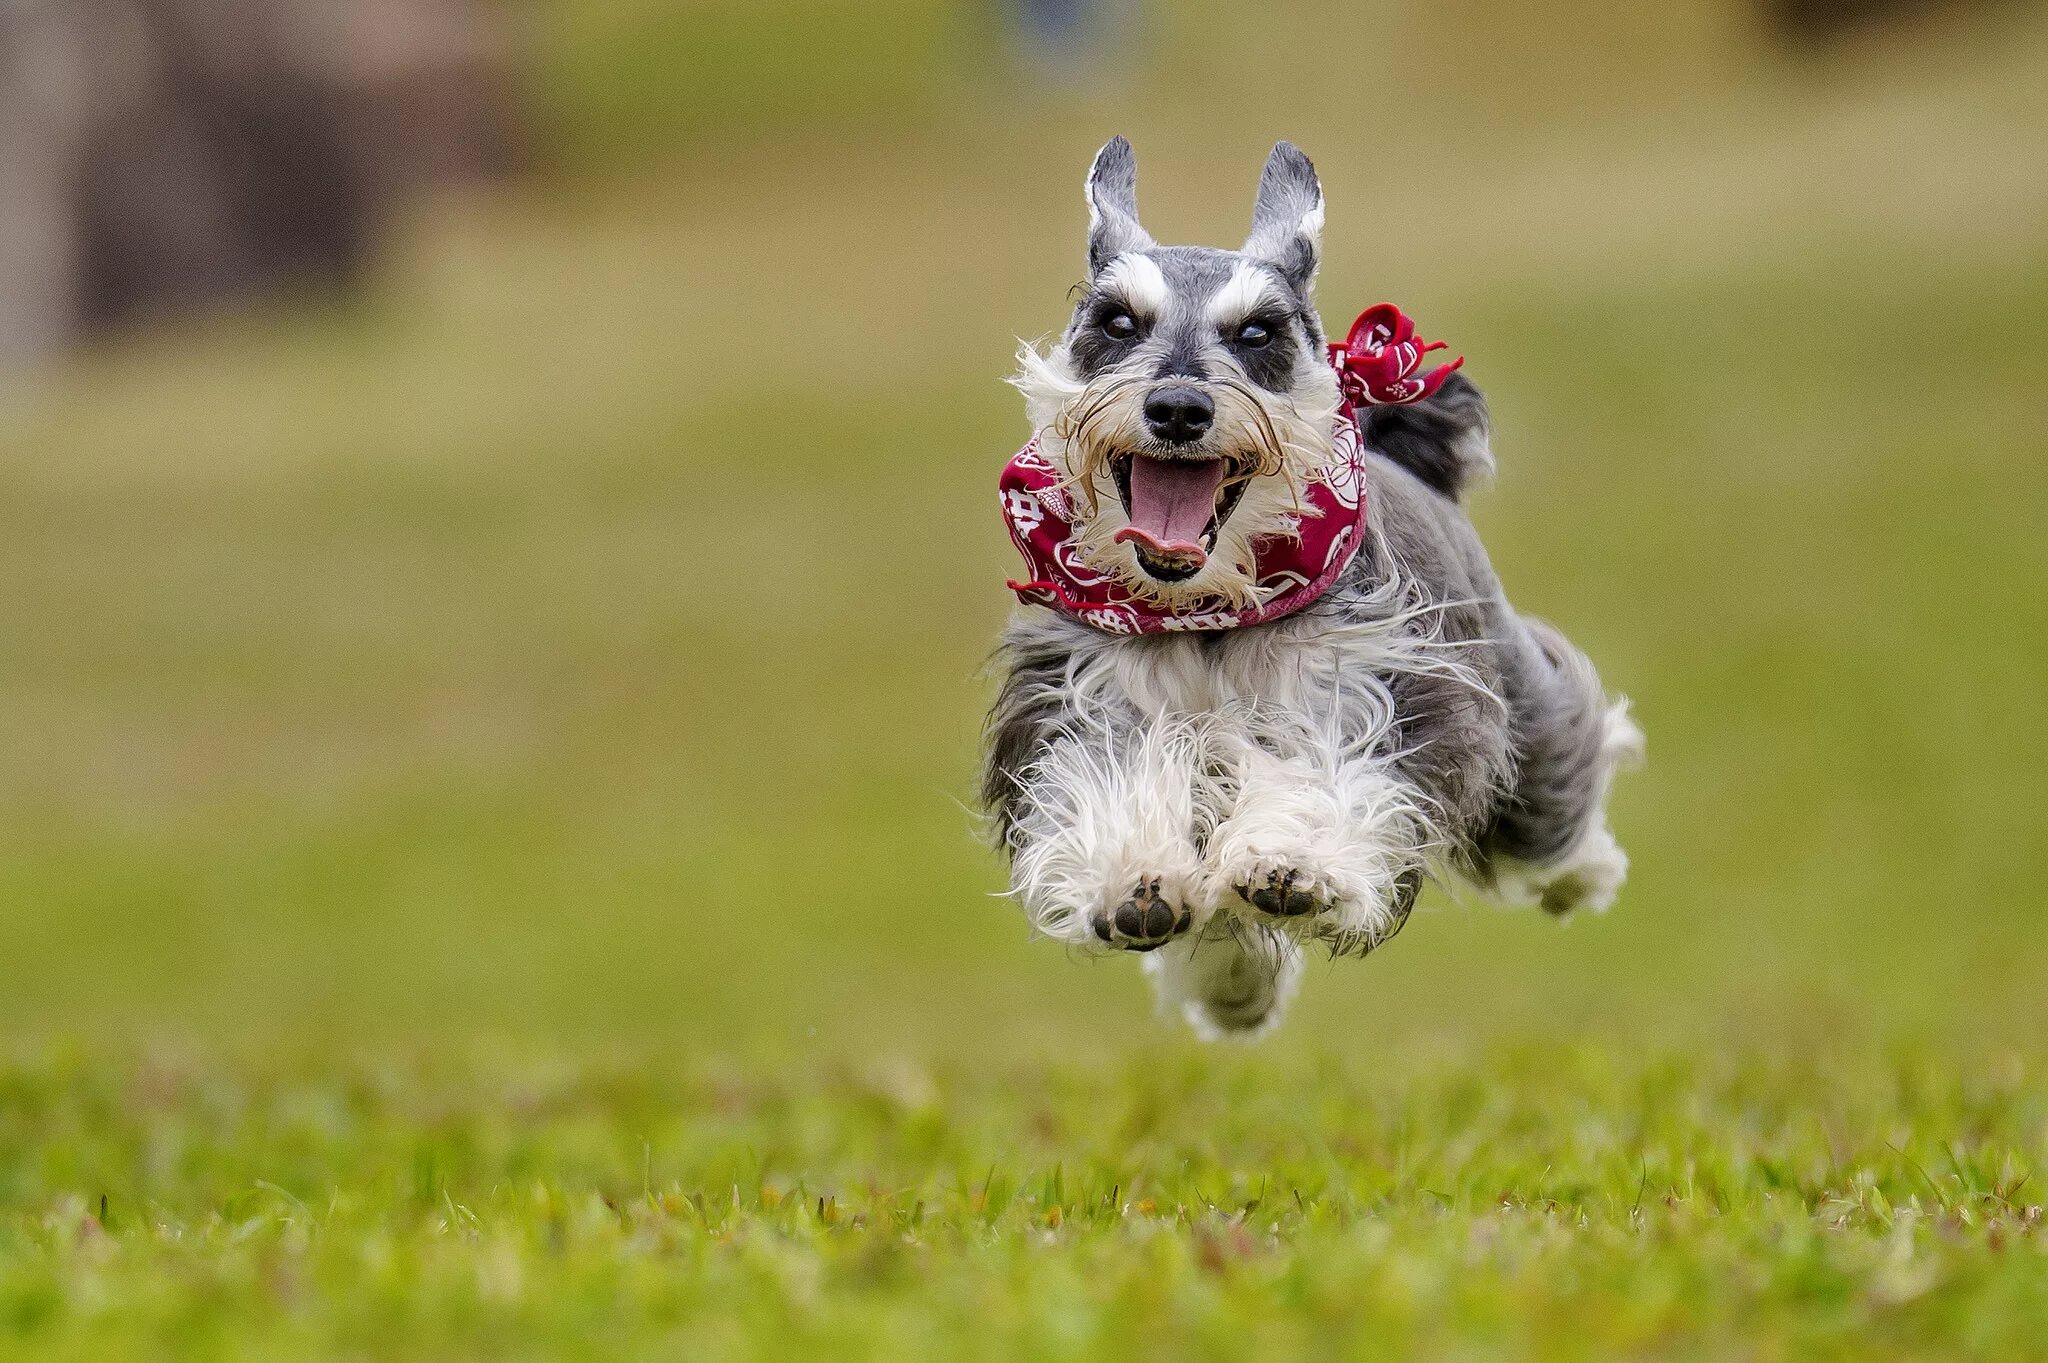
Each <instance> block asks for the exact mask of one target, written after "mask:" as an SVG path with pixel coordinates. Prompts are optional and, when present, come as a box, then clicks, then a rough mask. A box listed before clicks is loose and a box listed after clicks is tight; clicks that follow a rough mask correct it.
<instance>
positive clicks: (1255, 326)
mask: <svg viewBox="0 0 2048 1363" xmlns="http://www.w3.org/2000/svg"><path fill="white" fill-rule="evenodd" d="M1272 339H1273V333H1272V332H1270V331H1268V330H1266V328H1265V326H1264V324H1263V323H1259V322H1246V323H1245V324H1244V325H1243V326H1241V327H1239V328H1238V329H1237V343H1238V344H1239V345H1241V346H1248V347H1250V348H1251V349H1253V350H1257V349H1258V348H1259V347H1260V346H1262V345H1265V344H1266V343H1268V342H1269V341H1271V340H1272Z"/></svg>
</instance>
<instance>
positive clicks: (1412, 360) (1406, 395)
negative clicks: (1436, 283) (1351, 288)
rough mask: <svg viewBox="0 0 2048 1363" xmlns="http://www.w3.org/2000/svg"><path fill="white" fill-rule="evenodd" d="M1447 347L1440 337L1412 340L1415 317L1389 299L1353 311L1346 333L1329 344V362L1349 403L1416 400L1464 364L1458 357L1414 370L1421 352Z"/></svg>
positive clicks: (1427, 394)
mask: <svg viewBox="0 0 2048 1363" xmlns="http://www.w3.org/2000/svg"><path fill="white" fill-rule="evenodd" d="M1448 348H1449V347H1448V346H1446V345H1445V343H1444V342H1442V341H1423V340H1419V339H1417V337H1416V335H1415V322H1414V320H1413V319H1412V318H1410V317H1409V316H1408V314H1406V313H1404V312H1402V311H1401V310H1400V309H1399V308H1397V307H1395V306H1394V305H1393V304H1392V303H1375V304H1374V305H1373V306H1372V307H1369V308H1367V309H1366V310H1365V311H1364V312H1361V313H1359V314H1358V320H1357V321H1355V322H1353V323H1352V324H1351V334H1350V335H1348V336H1346V337H1345V338H1344V340H1343V341H1342V342H1335V341H1333V342H1331V343H1330V363H1331V364H1332V365H1333V366H1335V367H1336V370H1337V381H1338V383H1340V384H1342V385H1343V387H1344V396H1345V397H1346V398H1348V399H1350V401H1351V402H1352V403H1353V404H1354V405H1382V404H1388V403H1403V402H1417V401H1420V400H1421V399H1423V398H1426V397H1428V396H1429V395H1430V394H1431V393H1434V392H1435V391H1436V390H1437V389H1438V388H1440V387H1442V386H1443V381H1444V380H1445V379H1447V378H1449V377H1450V376H1451V371H1452V370H1454V369H1456V368H1457V367H1458V366H1459V365H1461V364H1463V363H1465V357H1464V356H1463V355H1460V356H1459V357H1458V358H1457V359H1455V360H1452V361H1451V362H1450V363H1449V364H1440V365H1438V366H1437V367H1436V368H1434V369H1432V370H1430V371H1429V372H1428V373H1427V374H1420V375H1418V374H1417V373H1416V372H1415V371H1416V370H1418V369H1420V368H1421V367H1422V357H1423V356H1424V355H1427V354H1428V353H1429V352H1430V351H1432V350H1445V349H1448Z"/></svg>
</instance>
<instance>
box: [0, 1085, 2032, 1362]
mask: <svg viewBox="0 0 2048 1363" xmlns="http://www.w3.org/2000/svg"><path fill="white" fill-rule="evenodd" d="M1430 1060H1431V1063H1426V1064H1425V1063H1418V1062H1417V1060H1416V1058H1413V1057H1410V1058H1407V1059H1402V1060H1397V1061H1395V1062H1393V1063H1392V1064H1388V1063H1387V1062H1385V1061H1378V1060H1376V1061H1374V1062H1372V1063H1365V1062H1362V1061H1359V1060H1355V1059H1354V1060H1347V1059H1344V1058H1340V1057H1338V1056H1335V1055H1322V1056H1319V1057H1316V1058H1306V1057H1302V1056H1298V1055H1297V1056H1292V1057H1288V1058H1285V1059H1281V1060H1277V1061H1276V1060H1274V1059H1271V1058H1259V1059H1252V1058H1249V1057H1247V1056H1245V1055H1242V1054H1237V1053H1222V1054H1219V1053H1216V1052H1209V1053H1194V1052H1191V1051H1189V1050H1185V1049H1172V1050H1170V1051H1169V1052H1168V1053H1166V1054H1164V1055H1159V1056H1154V1057H1150V1058H1147V1059H1144V1060H1142V1061H1136V1060H1114V1059H1109V1058H1106V1057H1097V1058H1094V1059H1085V1060H1080V1061H1073V1060H1068V1061H1063V1062H1061V1063H1057V1064H1051V1065H1043V1066H1039V1065H1032V1066H1021V1067H1020V1066H1018V1065H1016V1064H1014V1063H1013V1062H1010V1061H1007V1060H1003V1059H997V1060H995V1061H994V1062H993V1063H992V1064H987V1065H976V1066H971V1067H960V1068H952V1067H949V1068H942V1069H936V1070H934V1069H926V1068H923V1067H920V1066H919V1065H917V1064H916V1063H914V1062H910V1061H907V1060H903V1059H896V1060H889V1061H870V1062H868V1063H866V1064H865V1065H863V1066H860V1067H857V1068H856V1067H844V1066H842V1067H836V1068H835V1067H826V1068H822V1069H820V1068H815V1067H812V1068H800V1069H797V1070H792V1071H787V1072H780V1073H776V1072H762V1071H760V1070H753V1069H740V1068H732V1067H720V1066H704V1065H677V1064H675V1063H673V1062H666V1063H664V1062H661V1061H658V1060H654V1061H650V1060H645V1059H643V1060H641V1061H639V1062H637V1063H633V1064H622V1063H619V1062H617V1061H616V1060H614V1061H611V1062H605V1061H593V1060H592V1059H591V1058H590V1057H589V1056H587V1055H585V1056H577V1057H573V1058H569V1059H561V1058H557V1059H555V1060H553V1061H551V1062H550V1061H536V1060H534V1059H533V1058H531V1057H520V1058H518V1059H515V1060H509V1061H508V1060H506V1059H504V1058H502V1057H501V1058H498V1059H495V1060H493V1059H487V1058H471V1059H469V1060H466V1061H455V1060H451V1059H449V1058H448V1057H446V1056H445V1055H436V1056H432V1057H422V1058H416V1059H413V1060H410V1061H408V1060H397V1059H393V1058H391V1057H389V1056H387V1057H385V1058H383V1059H381V1060H378V1061H374V1062H363V1061H356V1062H347V1063H342V1064H339V1065H337V1064H336V1063H335V1062H334V1061H333V1059H332V1058H324V1059H323V1060H321V1061H320V1063H318V1064H317V1065H315V1066H312V1067H306V1068H283V1069H277V1068H268V1069H259V1070H258V1071H256V1072H255V1073H253V1074H251V1073H244V1074H240V1075H237V1076H235V1077H227V1076H224V1075H223V1074H222V1073H220V1072H219V1071H218V1070H217V1069H216V1068H214V1067H211V1066H208V1065H204V1064H195V1063H194V1062H192V1061H190V1060H180V1059H174V1058H164V1057H159V1058H158V1059H156V1060H154V1061H151V1062H148V1063H143V1064H138V1065H136V1066H135V1067H133V1068H130V1069H126V1070H119V1071H109V1070H107V1069H105V1068H103V1067H100V1066H97V1065H90V1064H83V1063H79V1062H76V1061H72V1062H65V1061H43V1062H40V1063H38V1064H35V1065H33V1066H31V1067H27V1068H23V1069H17V1070H15V1071H14V1072H12V1073H11V1074H10V1075H9V1076H8V1078H7V1080H6V1086H5V1089H4V1095H5V1106H4V1108H0V1134H4V1136H5V1138H6V1140H7V1144H8V1148H9V1150H10V1152H11V1158H10V1160H9V1163H8V1166H7V1169H6V1174H5V1180H6V1181H5V1183H4V1184H0V1189H4V1192H5V1194H6V1197H7V1201H8V1203H9V1204H10V1205H27V1206H32V1207H34V1208H36V1210H35V1212H34V1213H32V1214H24V1213H19V1212H14V1213H9V1214H7V1215H6V1216H5V1217H4V1218H0V1253H4V1255H5V1261H6V1263H7V1265H8V1270H7V1273H6V1275H5V1276H4V1278H0V1322H4V1323H5V1326H6V1327H7V1328H8V1329H9V1331H10V1333H11V1334H12V1335H13V1336H14V1337H16V1338H17V1339H25V1340H26V1341H28V1342H29V1344H30V1348H29V1349H28V1351H27V1352H24V1354H23V1355H22V1356H24V1357H29V1356H32V1357H35V1358H38V1359H48V1360H58V1359H73V1358H76V1359H95V1360H109V1359H119V1358H128V1357H135V1358H146V1357H161V1356H163V1353H162V1352H161V1351H162V1350H163V1349H165V1348H166V1347H167V1346H175V1347H177V1348H178V1349H180V1350H182V1351H185V1352H187V1353H189V1354H190V1355H191V1356H204V1357H210V1358H221V1359H241V1358H270V1357H314V1356H319V1357H325V1356H339V1357H364V1358H388V1359H449V1358H466V1357H481V1356H506V1357H558V1358H593V1359H596V1358H618V1357H627V1356H631V1357H652V1356H660V1357H676V1358H690V1359H727V1358H730V1359H742V1358H746V1359H754V1358H759V1359H775V1358H790V1357H819V1356H833V1357H841V1356H844V1357H872V1358H904V1357H919V1358H959V1357H977V1358H992V1359H997V1358H1000V1359H1011V1358H1015V1359H1054V1358H1096V1357H1100V1358H1122V1357H1132V1356H1139V1355H1145V1356H1158V1355H1162V1354H1172V1355H1175V1356H1185V1357H1195V1358H1211V1357H1213V1358H1217V1359H1223V1358H1229V1357H1239V1356H1242V1354H1243V1353H1244V1352H1245V1351H1246V1350H1247V1349H1252V1350H1256V1351H1257V1352H1258V1353H1259V1354H1260V1355H1261V1356H1267V1357H1302V1358H1353V1357H1356V1358H1380V1357H1388V1356H1395V1357H1452V1358H1455V1357H1491V1358H1498V1357H1531V1356H1534V1357H1543V1358H1558V1359H1570V1358H1585V1359H1598V1358H1616V1357H1628V1358H1667V1357H1670V1358H1726V1357H1744V1358H1757V1359H1771V1358H1785V1359H1794V1358H1797V1359H1815V1358H1839V1359H1866V1358H1871V1357H1886V1358H1916V1357H1949V1356H1955V1355H1957V1354H1959V1353H1963V1352H1967V1353H1970V1354H1973V1355H1976V1356H1986V1357H1991V1356H2006V1357H2014V1358H2020V1357H2026V1356H2028V1354H2029V1350H2030V1349H2032V1348H2034V1347H2037V1346H2038V1343H2039V1334H2038V1326H2039V1322H2040V1320H2041V1318H2042V1313H2043V1311H2044V1310H2048V1227H2044V1225H2043V1223H2042V1211H2041V1207H2040V1206H2039V1205H2038V1202H2036V1201H2032V1200H2030V1197H2031V1198H2038V1197H2039V1191H2038V1189H2037V1188H2035V1187H2034V1185H2033V1182H2032V1178H2033V1175H2034V1173H2035V1172H2036V1170H2037V1169H2038V1168H2039V1167H2040V1164H2041V1161H2042V1158H2043V1155H2044V1142H2043V1133H2044V1130H2048V1097H2044V1093H2043V1089H2042V1087H2041V1080H2042V1075H2041V1073H2040V1071H2039V1069H2038V1068H2033V1069H2030V1068H2029V1067H2028V1065H2027V1064H2026V1063H2023V1062H2021V1061H2019V1060H2017V1059H2016V1058H2013V1057H2006V1058H2004V1059H2002V1060H1998V1061H1995V1062H1992V1063H1989V1064H1987V1065H1985V1066H1984V1067H1983V1068H1981V1069H1978V1070H1976V1071H1974V1072H1972V1073H1970V1074H1968V1075H1967V1076H1964V1075H1963V1074H1961V1073H1959V1072H1958V1071H1957V1070H1955V1069H1954V1068H1952V1067H1949V1066H1947V1065H1944V1064H1941V1063H1938V1062H1932V1061H1929V1060H1926V1059H1924V1058H1921V1059H1916V1058H1910V1057H1898V1058H1894V1059H1892V1060H1889V1061H1883V1062H1879V1061H1873V1062H1871V1063H1868V1064H1866V1065H1864V1066H1861V1067H1859V1068H1858V1069H1856V1070H1855V1071H1854V1072H1850V1073H1844V1072H1842V1071H1841V1070H1839V1069H1836V1068H1833V1067H1815V1066H1812V1065H1809V1064H1804V1063H1800V1062H1798V1061H1791V1060H1787V1061H1782V1062H1778V1063H1760V1062H1754V1061H1750V1062H1740V1063H1737V1062H1726V1061H1714V1060H1702V1059H1700V1058H1698V1057H1666V1058H1661V1059H1659V1058H1633V1059H1630V1060H1628V1061H1622V1062H1618V1061H1616V1060H1615V1059H1614V1058H1613V1057H1612V1056H1610V1055H1608V1054H1606V1053H1604V1052H1602V1051H1600V1050H1597V1049H1588V1048H1575V1047H1570V1046H1556V1045H1529V1046H1508V1047H1503V1048H1500V1049H1498V1050H1495V1051H1492V1052H1489V1053H1485V1054H1467V1055H1456V1056H1436V1057H1431V1058H1430ZM259 1171H260V1176H257V1177H252V1173H258V1172H259ZM110 1316H118V1317H119V1318H120V1319H121V1321H122V1323H123V1324H124V1326H125V1327H126V1330H125V1331H124V1332H123V1333H121V1334H119V1335H113V1336H112V1337H111V1338H110V1332H109V1331H108V1329H107V1328H106V1327H107V1325H108V1322H109V1317H110ZM0 1347H4V1346H0Z"/></svg>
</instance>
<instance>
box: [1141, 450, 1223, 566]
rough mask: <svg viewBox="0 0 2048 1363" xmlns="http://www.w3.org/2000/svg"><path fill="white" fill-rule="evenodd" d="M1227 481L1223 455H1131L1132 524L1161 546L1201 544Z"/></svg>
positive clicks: (1176, 546) (1195, 548)
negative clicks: (1221, 457)
mask: <svg viewBox="0 0 2048 1363" xmlns="http://www.w3.org/2000/svg"><path fill="white" fill-rule="evenodd" d="M1222 486H1223V461H1222V460H1221V459H1147V458H1146V457H1145V456H1143V455H1138V456H1137V457H1136V458H1134V459H1132V460H1131V526H1132V528H1133V529H1136V530H1142V531H1144V532H1145V534H1146V536H1147V537H1149V538H1150V539H1151V540H1152V541H1153V543H1154V544H1155V545H1157V546H1158V547H1159V548H1161V549H1179V550H1186V549H1193V550H1196V551H1197V552H1199V551H1200V549H1201V541H1202V532H1203V531H1204V530H1206V529H1208V528H1209V518H1210V517H1211V516H1213V515H1215V514H1216V492H1217V489H1219V488H1221V487H1222Z"/></svg>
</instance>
